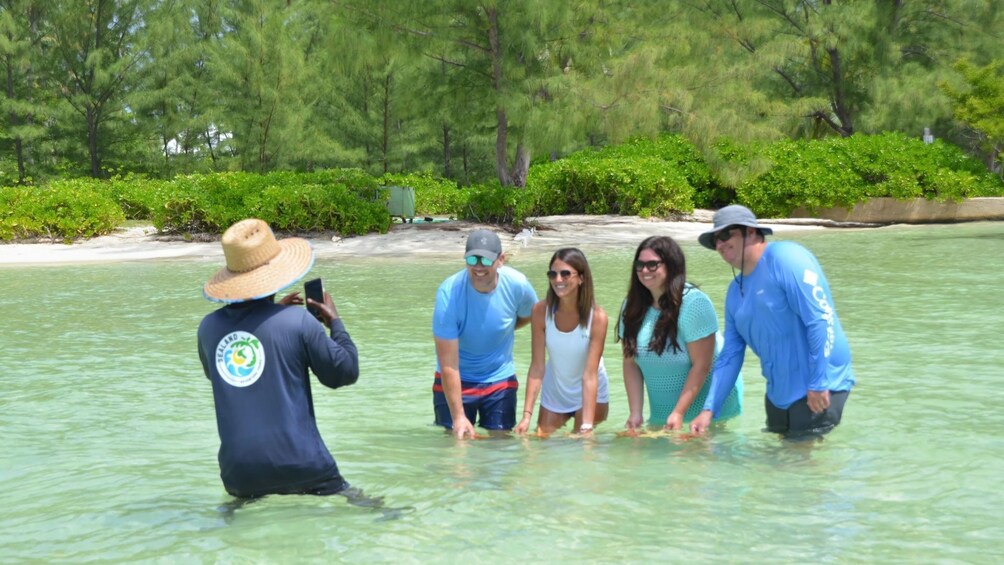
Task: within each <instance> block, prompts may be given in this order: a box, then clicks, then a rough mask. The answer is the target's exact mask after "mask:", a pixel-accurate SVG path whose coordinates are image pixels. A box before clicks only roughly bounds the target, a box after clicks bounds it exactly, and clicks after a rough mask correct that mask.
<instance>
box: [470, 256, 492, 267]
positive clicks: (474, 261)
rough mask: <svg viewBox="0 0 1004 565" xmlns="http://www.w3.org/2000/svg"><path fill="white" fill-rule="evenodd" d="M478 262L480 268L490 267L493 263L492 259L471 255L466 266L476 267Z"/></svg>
mask: <svg viewBox="0 0 1004 565" xmlns="http://www.w3.org/2000/svg"><path fill="white" fill-rule="evenodd" d="M479 261H480V262H481V266H482V267H491V266H492V263H494V262H495V260H494V259H489V258H487V257H482V256H480V255H471V256H470V257H468V258H467V265H469V266H471V267H477V266H478V262H479Z"/></svg>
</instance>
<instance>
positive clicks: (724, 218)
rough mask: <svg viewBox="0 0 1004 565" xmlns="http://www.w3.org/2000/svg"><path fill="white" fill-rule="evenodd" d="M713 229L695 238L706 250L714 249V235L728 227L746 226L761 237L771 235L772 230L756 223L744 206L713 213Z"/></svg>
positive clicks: (728, 207) (727, 207) (737, 205)
mask: <svg viewBox="0 0 1004 565" xmlns="http://www.w3.org/2000/svg"><path fill="white" fill-rule="evenodd" d="M713 222H714V225H715V227H713V228H711V229H710V230H708V231H706V232H704V233H702V234H701V235H699V236H697V241H698V242H699V243H700V244H701V245H703V246H704V247H707V248H708V249H711V250H714V249H715V234H716V233H718V232H720V231H722V230H723V229H725V228H727V227H729V226H747V227H751V228H756V229H757V230H759V232H760V233H761V234H763V235H771V234H772V233H774V230H772V229H770V228H768V227H764V226H761V225H760V224H758V223H756V216H754V215H753V212H752V211H750V209H749V208H747V207H745V206H741V205H739V204H732V205H731V206H726V207H724V208H722V209H721V210H719V211H717V212H715V217H714V219H713Z"/></svg>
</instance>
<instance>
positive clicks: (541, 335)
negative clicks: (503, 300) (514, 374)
mask: <svg viewBox="0 0 1004 565" xmlns="http://www.w3.org/2000/svg"><path fill="white" fill-rule="evenodd" d="M546 315H547V304H546V303H545V302H544V301H540V302H538V303H537V304H536V305H535V306H534V307H533V314H532V315H531V319H532V320H533V321H532V323H531V326H530V350H531V353H530V369H529V370H528V371H527V374H526V396H525V398H524V400H523V417H522V418H520V421H519V423H517V424H516V427H515V428H513V431H514V432H516V433H517V434H525V433H526V432H527V431H528V430H529V429H530V421H531V420H532V419H533V409H534V407H535V406H536V405H537V395H538V394H539V393H540V386H541V383H542V382H543V380H544V362H545V356H546V352H547V343H546V337H545V336H546V323H545V322H546Z"/></svg>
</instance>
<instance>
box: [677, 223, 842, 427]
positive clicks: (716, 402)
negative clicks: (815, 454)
mask: <svg viewBox="0 0 1004 565" xmlns="http://www.w3.org/2000/svg"><path fill="white" fill-rule="evenodd" d="M772 233H773V230H771V229H770V228H767V227H764V226H761V225H759V224H757V220H756V216H754V215H753V212H751V211H750V210H749V209H748V208H746V207H744V206H739V205H732V206H726V207H725V208H722V209H721V210H719V211H718V212H716V213H715V216H714V227H713V229H711V230H709V231H707V232H704V233H702V234H701V235H700V237H698V241H699V242H700V244H701V245H703V246H704V247H707V248H708V249H714V250H716V251H718V254H719V255H721V257H722V259H724V260H725V262H726V263H728V264H729V265H731V266H732V268H733V269H738V270H739V275H738V276H736V277H735V278H734V279H733V281H732V283H731V284H730V285H729V289H728V291H727V294H726V297H725V345H724V347H723V349H722V352H721V354H719V356H718V360H717V361H716V362H715V366H714V369H713V371H712V377H711V378H712V381H711V390H710V391H709V392H708V396H707V400H706V401H705V403H704V410H703V411H702V412H701V414H700V415H698V416H697V417H696V418H694V420H693V421H692V422H691V425H690V427H691V431H693V432H696V433H701V432H704V431H705V430H706V429H707V428H708V425H709V423H710V422H711V418H712V415H713V414H718V411H719V410H720V409H721V405H722V402H723V401H724V400H725V398H726V396H728V393H729V391H731V390H732V385H733V384H734V383H735V380H736V375H738V374H739V369H740V368H741V367H742V364H743V357H744V356H745V353H746V346H747V345H749V346H750V348H751V349H752V350H753V352H754V353H756V355H757V356H758V357H759V358H760V368H761V371H762V373H763V376H764V378H765V379H767V395H766V398H765V399H764V407H765V409H766V412H767V428H766V429H765V431H768V432H774V433H780V434H784V435H785V436H788V437H798V436H805V435H820V434H825V433H827V432H829V431H830V430H832V429H833V428H834V427H835V426H836V425H837V424H839V423H840V416H841V413H842V412H843V408H844V403H845V402H846V401H847V396H848V395H849V394H850V391H851V388H852V387H853V386H854V372H853V371H852V370H851V351H850V347H849V346H848V344H847V337H846V336H845V335H844V330H843V328H842V327H841V325H840V320H839V318H837V312H836V309H835V307H834V305H833V296H832V295H831V294H830V286H829V284H828V283H827V281H826V277H825V276H824V275H823V269H822V268H821V267H820V266H819V262H818V261H817V260H816V257H815V256H813V254H812V253H811V252H809V250H808V249H806V248H805V247H803V246H801V245H799V244H797V243H794V242H790V241H777V242H772V243H769V244H768V243H767V242H766V241H765V239H764V236H765V235H770V234H772Z"/></svg>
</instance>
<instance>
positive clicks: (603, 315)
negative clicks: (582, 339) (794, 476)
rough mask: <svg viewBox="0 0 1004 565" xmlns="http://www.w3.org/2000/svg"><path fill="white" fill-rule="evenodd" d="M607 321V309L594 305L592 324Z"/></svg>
mask: <svg viewBox="0 0 1004 565" xmlns="http://www.w3.org/2000/svg"><path fill="white" fill-rule="evenodd" d="M608 321H609V318H608V317H607V311H606V310H604V309H603V308H602V307H601V306H594V307H593V323H594V324H598V323H603V324H606V323H607V322H608Z"/></svg>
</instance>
